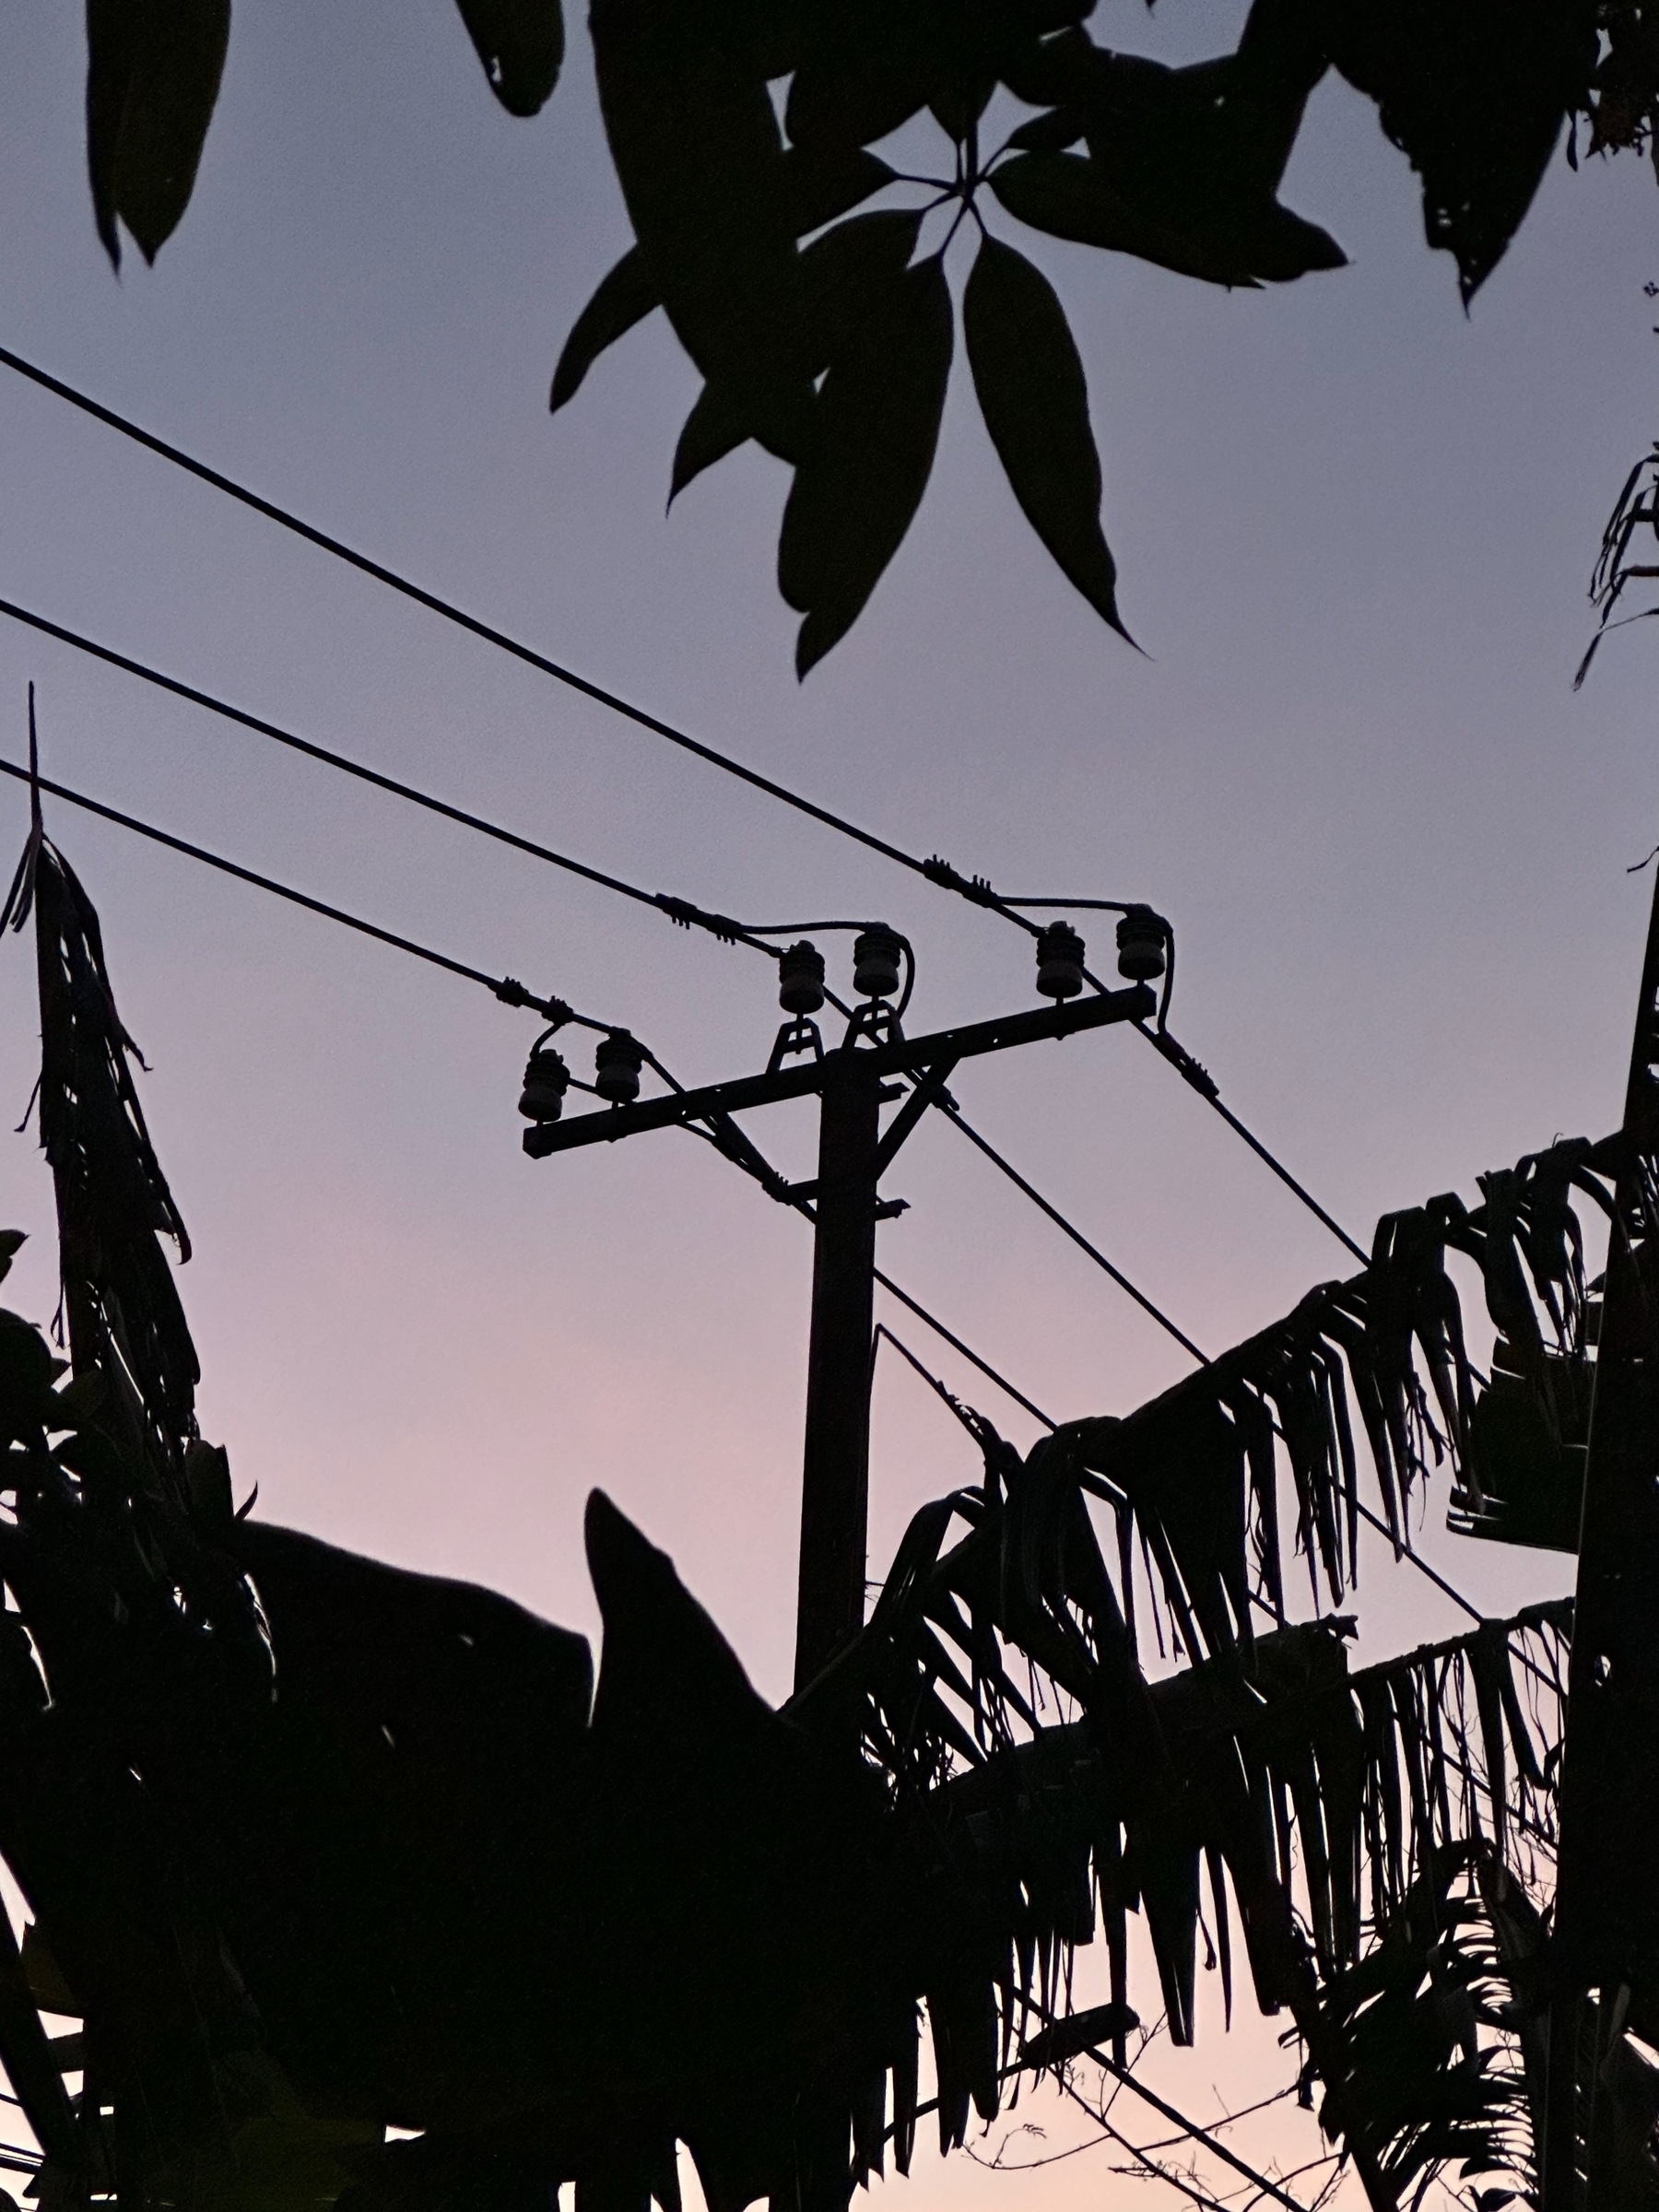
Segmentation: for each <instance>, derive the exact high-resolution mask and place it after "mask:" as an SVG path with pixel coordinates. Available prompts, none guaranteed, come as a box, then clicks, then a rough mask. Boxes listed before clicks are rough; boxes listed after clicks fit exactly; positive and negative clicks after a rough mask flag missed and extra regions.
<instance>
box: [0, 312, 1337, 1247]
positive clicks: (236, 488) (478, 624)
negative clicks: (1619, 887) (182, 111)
mask: <svg viewBox="0 0 1659 2212" xmlns="http://www.w3.org/2000/svg"><path fill="white" fill-rule="evenodd" d="M0 366H3V367H5V368H7V369H10V370H11V371H14V373H15V374H17V375H18V376H21V377H24V378H26V379H27V380H28V381H29V382H31V383H34V384H37V385H39V386H40V387H41V390H43V391H46V392H50V393H52V394H53V396H54V397H55V398H58V399H61V400H64V401H65V402H66V403H67V404H68V405H69V406H73V407H76V408H78V409H79V410H80V412H81V413H82V414H84V415H88V416H90V417H91V418H93V420H94V421H97V422H100V423H102V424H103V425H104V426H105V427H106V429H112V430H115V431H117V432H119V433H120V435H121V436H123V437H124V438H129V439H131V440H132V441H134V442H135V444H138V445H141V446H143V447H144V448H145V449H146V451H147V452H149V453H155V454H157V455H158V456H159V458H160V459H162V460H164V461H168V462H171V464H172V465H173V466H174V467H177V468H182V469H183V470H184V471H185V472H186V473H187V474H188V475H191V476H193V477H197V478H199V479H200V481H201V482H203V483H205V484H208V485H211V486H212V487H213V488H214V489H215V490H216V491H221V492H223V493H224V494H225V495H226V497H227V498H229V499H232V500H237V501H239V502H240V504H241V505H242V506H244V507H247V508H250V509H251V510H252V511H253V512H254V513H256V514H259V515H262V516H264V517H265V520H266V521H268V522H273V523H276V524H277V525H278V527H280V528H281V529H284V530H288V531H291V532H292V533H293V534H294V535H296V536H298V537H300V538H303V539H304V540H305V541H306V542H307V543H308V544H310V545H313V546H316V547H319V548H320V549H321V550H322V551H323V552H325V553H328V554H331V555H332V556H333V557H334V558H335V559H337V560H343V561H345V562H346V563H347V565H348V566H349V567H351V568H354V569H357V570H359V571H360V572H361V573H362V574H364V575H366V576H371V577H372V578H373V579H374V581H375V582H377V583H382V584H384V585H385V586H386V588H387V589H388V590H389V591H394V592H396V593H398V594H401V595H402V596H403V597H404V598H406V599H410V600H413V601H414V602H415V604H416V605H417V606H423V607H425V608H426V609H427V610H428V612H429V613H431V614H435V615H438V616H440V617H441V618H442V619H443V620H445V621H446V622H451V623H453V624H455V625H456V627H457V628H459V629H464V630H465V631H467V632H468V633H469V634H470V635H472V636H474V637H477V638H479V639H481V640H482V641H484V642H485V643H486V644H488V645H493V646H495V647H496V648H497V649H498V650H499V651H500V652H502V653H509V654H511V655H512V657H513V658H514V659H515V660H518V661H522V662H523V663H524V665H526V666H528V667H531V668H535V670H537V671H538V672H539V673H540V674H541V675H543V676H549V677H552V678H553V679H554V681H555V682H557V683H560V684H563V685H565V686H567V687H568V688H570V689H571V690H573V691H576V692H578V693H580V694H581V695H582V697H583V698H586V699H591V700H594V701H595V702H596V703H597V704H598V705H600V706H603V707H607V708H609V709H610V711H611V712H613V713H616V714H619V715H621V716H622V717H623V718H624V719H625V720H627V721H629V722H632V723H635V724H638V725H639V726H640V727H641V729H646V730H650V731H651V732H652V733H653V735H655V736H658V737H661V738H663V739H664V740H665V742H666V743H668V744H670V745H673V746H677V747H679V748H680V749H681V750H682V751H685V752H688V753H691V754H693V755H695V756H696V758H697V759H700V760H704V761H707V762H708V764H709V765H710V766H711V767H713V768H718V769H720V770H722V771H724V773H725V774H727V775H730V776H735V777H736V778H738V779H739V781H741V782H745V783H747V784H749V785H750V786H751V787H752V788H753V789H755V790H757V791H761V792H764V793H765V794H767V796H768V797H769V798H773V799H776V800H777V801H778V802H779V803H780V804H781V805H782V806H789V807H792V808H793V809H794V811H795V812H796V813H798V814H804V815H806V816H808V817H809V818H811V819H812V820H814V821H817V822H819V823H821V824H822V825H823V826H824V827H825V828H826V829H829V830H835V831H837V832H838V833H839V834H840V835H841V836H842V837H846V838H850V839H852V840H853V842H854V843H856V844H861V845H863V846H865V848H866V849H867V850H868V851H870V852H873V853H880V854H881V855H882V857H883V858H884V859H886V860H890V861H892V862H893V863H894V864H895V865H897V866H899V867H901V868H906V869H908V870H909V871H910V872H911V873H912V875H916V876H920V877H924V880H925V881H927V882H929V883H933V884H935V885H938V886H939V887H940V888H944V889H947V890H952V891H955V892H957V893H958V894H959V896H960V897H962V898H965V899H967V900H970V901H971V903H972V904H974V905H976V906H982V907H984V908H986V909H987V910H988V911H990V912H994V913H997V914H999V915H1001V917H1002V918H1003V920H1004V921H1006V922H1009V923H1011V924H1013V925H1014V926H1015V927H1016V928H1018V929H1021V930H1024V931H1025V932H1026V933H1027V934H1028V935H1032V936H1035V935H1039V934H1040V933H1039V931H1038V926H1037V924H1035V923H1034V922H1031V921H1030V920H1028V918H1027V917H1026V916H1025V915H1024V914H1022V913H1019V912H1017V911H1016V909H1015V907H1014V906H1013V905H1012V904H1010V903H1009V902H1008V901H1007V900H1004V899H1002V898H1000V897H999V896H998V894H997V893H996V892H995V891H994V889H993V888H992V887H991V884H990V883H989V881H988V880H987V879H986V878H985V877H971V876H963V875H962V874H961V872H960V871H959V869H957V868H955V867H953V866H952V865H951V864H950V863H949V862H948V861H946V860H943V859H941V858H940V857H939V856H938V855H936V854H935V855H933V856H931V857H929V858H928V859H926V860H923V859H921V858H919V857H918V856H917V855H916V854H915V853H906V852H905V851H904V850H903V849H902V847H900V846H899V845H895V844H893V843H891V842H890V841H888V839H886V838H884V837H878V836H877V834H876V833H875V831H874V830H865V829H864V828H862V827H861V826H860V825H859V824H858V823H856V822H853V821H850V820H849V819H848V818H846V817H845V816H844V815H839V814H836V813H834V812H833V811H832V810H831V809H830V808H829V807H827V806H819V805H818V803H817V801H816V800H813V799H808V798H806V796H804V795H803V794H801V793H800V792H797V791H792V790H791V789H790V788H789V787H788V785H786V784H783V783H779V782H775V781H774V780H773V779H772V778H771V777H770V776H765V775H762V774H761V773H760V772H759V770H758V769H752V768H748V767H747V766H746V765H745V764H744V763H743V762H742V761H740V760H736V759H733V757H732V756H731V755H730V754H729V753H723V752H721V751H720V750H719V749H718V748H717V747H714V746H712V745H707V744H705V743H704V742H703V741H702V740H701V739H700V738H698V737H693V736H691V735H689V733H688V732H687V731H685V730H681V729H678V728H677V727H676V726H675V724H672V723H669V722H665V721H663V720H662V718H661V717H660V716H658V715H655V714H652V713H650V712H647V711H646V710H645V709H644V708H643V707H638V706H635V705H634V703H633V702H632V701H631V700H627V699H624V698H623V697H622V696H621V695H620V694H619V693H618V692H615V691H611V690H609V689H607V688H606V687H605V686H604V685H602V684H596V683H594V682H593V681H591V680H590V679H589V678H588V677H584V676H582V675H580V674H579V673H578V672H577V671H576V670H575V669H573V668H570V667H567V666H566V665H564V664H563V663H562V662H559V661H555V660H553V659H551V658H550V657H549V656H548V655H547V654H546V653H539V652H537V651H536V649H535V647H534V646H532V645H526V644H525V643H524V641H523V640H522V639H518V638H514V637H512V635H510V633H509V632H507V631H506V630H501V629H496V628H495V627H494V625H493V624H491V623H488V622H484V621H482V620H480V619H479V618H478V617H477V616H476V615H471V614H468V613H467V612H466V610H465V608H464V607H460V606H456V605H455V604H454V603H453V601H452V600H448V599H444V598H442V597H441V596H440V595H439V594H437V593H436V592H429V591H428V590H427V589H426V588H425V586H424V585H422V584H418V583H415V582H412V581H411V580H410V579H409V578H407V577H406V576H400V575H399V574H398V573H397V571H395V570H394V569H389V568H387V567H386V566H385V565H384V563H383V562H381V561H378V560H374V559H371V558H370V556H369V555H368V554H366V553H360V552H359V551H358V550H357V548H356V547H352V546H348V545H347V544H346V543H345V542H344V540H343V539H340V538H337V537H334V536H332V535H330V534H329V533H328V532H327V531H325V530H319V529H318V528H317V527H316V526H315V525H314V524H311V523H308V522H305V521H303V520H302V519H301V518H300V516H299V515H297V514H294V513H292V512H289V510H288V509H287V508H285V507H279V506H278V505H277V503H276V501H275V500H267V499H265V497H264V496H263V495H262V494H260V493H259V492H256V491H253V490H251V489H250V488H248V487H247V486H246V485H244V484H239V483H238V482H237V481H236V480H235V478H234V477H228V476H226V475H224V474H223V473H222V471H220V470H218V469H216V468H211V467H209V466H208V465H207V464H206V462H204V461H198V460H196V459H195V457H194V454H191V453H185V452H184V451H183V450H182V448H181V447H179V446H176V445H172V444H170V443H169V442H168V441H167V440H166V439H164V438H159V437H157V436H156V435H155V433H154V432H153V431H150V430H147V429H143V428H142V426H141V425H139V424H138V423H135V422H134V421H132V420H131V419H130V418H128V417H126V416H124V415H121V414H118V413H117V412H116V411H115V409H114V408H113V407H107V406H104V405H103V404H102V403H101V402H100V401H99V400H95V399H93V398H92V397H91V396H90V395H89V394H87V393H85V392H81V391H78V390H77V389H76V387H75V386H74V385H73V384H69V383H65V382H64V380H63V379H62V378H61V377H56V376H53V375H52V374H51V373H50V372H49V371H46V370H44V369H41V368H40V367H38V366H37V365H36V364H35V363H34V362H33V361H30V360H28V359H25V358H24V356H23V355H21V354H18V353H14V352H12V351H10V350H9V349H8V348H7V347H0ZM658 903H660V904H665V902H664V901H660V900H659V901H658ZM1023 903H1025V904H1027V905H1031V904H1034V903H1037V901H1034V900H1025V901H1024V902H1023ZM1099 903H1100V904H1101V905H1111V906H1112V907H1113V908H1114V910H1115V905H1116V902H1115V901H1100V902H1099ZM685 918H686V919H688V920H689V919H691V918H692V917H691V916H689V915H688V916H687V917H685ZM696 918H697V919H698V920H700V921H706V920H707V917H704V916H702V915H700V914H698V915H697V916H696ZM1089 980H1090V981H1091V982H1095V983H1096V987H1097V988H1099V987H1100V985H1099V982H1098V979H1097V978H1094V977H1092V976H1091V977H1090V979H1089ZM1134 1026H1135V1028H1136V1029H1138V1030H1140V1033H1141V1035H1142V1036H1143V1037H1145V1038H1146V1039H1147V1041H1148V1042H1149V1043H1151V1044H1152V1045H1154V1046H1155V1047H1156V1048H1157V1050H1158V1051H1159V1053H1161V1054H1162V1056H1163V1057H1164V1058H1165V1059H1166V1060H1168V1061H1169V1062H1170V1063H1171V1065H1172V1066H1173V1067H1174V1068H1175V1069H1176V1070H1177V1072H1178V1073H1179V1074H1180V1075H1181V1076H1182V1077H1183V1079H1184V1080H1185V1081H1186V1082H1187V1083H1188V1084H1189V1085H1191V1087H1192V1088H1194V1089H1195V1090H1196V1091H1197V1092H1198V1094H1199V1096H1200V1097H1201V1098H1203V1099H1206V1100H1207V1102H1208V1103H1209V1104H1210V1105H1212V1106H1213V1107H1214V1108H1215V1109H1216V1112H1218V1114H1219V1115H1220V1116H1221V1118H1222V1119H1223V1121H1225V1122H1226V1123H1227V1124H1228V1126H1229V1127H1230V1129H1232V1130H1233V1131H1234V1132H1235V1134H1236V1135H1240V1136H1241V1137H1242V1138H1243V1139H1244V1141H1245V1142H1246V1143H1247V1144H1248V1145H1249V1147H1250V1148H1251V1149H1252V1151H1253V1152H1254V1153H1255V1154H1256V1156H1257V1157H1258V1158H1259V1159H1261V1160H1262V1161H1263V1162H1264V1163H1265V1165H1266V1166H1267V1167H1269V1168H1270V1169H1271V1170H1272V1171H1273V1172H1274V1174H1276V1175H1277V1177H1278V1178H1279V1180H1280V1182H1283V1183H1284V1184H1285V1186H1286V1188H1287V1189H1288V1190H1289V1191H1291V1192H1292V1193H1293V1194H1295V1195H1296V1197H1298V1198H1299V1199H1300V1201H1301V1202H1302V1204H1303V1205H1304V1206H1307V1207H1308V1208H1309V1210H1310V1211H1311V1212H1312V1214H1313V1215H1314V1216H1315V1218H1317V1219H1318V1220H1319V1221H1321V1222H1322V1223H1323V1224H1324V1227H1325V1228H1326V1229H1328V1230H1330V1231H1331V1233H1332V1234H1333V1235H1334V1236H1335V1237H1336V1238H1337V1239H1338V1240H1339V1241H1341V1242H1342V1243H1343V1244H1345V1245H1347V1248H1348V1250H1349V1251H1350V1252H1353V1253H1357V1254H1358V1256H1359V1259H1360V1260H1361V1261H1363V1260H1364V1259H1365V1257H1366V1255H1365V1253H1364V1252H1363V1251H1362V1250H1361V1248H1360V1247H1359V1245H1358V1244H1356V1243H1355V1242H1354V1240H1353V1239H1352V1238H1351V1237H1350V1236H1349V1235H1348V1234H1347V1231H1346V1230H1343V1229H1342V1228H1340V1227H1339V1226H1338V1224H1337V1223H1336V1222H1335V1219H1334V1218H1332V1216H1331V1215H1330V1214H1329V1213H1327V1212H1326V1210H1325V1208H1324V1206H1321V1205H1320V1204H1319V1203H1318V1201H1317V1200H1316V1199H1314V1198H1313V1197H1312V1195H1311V1194H1309V1192H1308V1191H1307V1190H1306V1189H1305V1188H1304V1187H1303V1185H1302V1184H1301V1183H1300V1182H1298V1181H1297V1179H1296V1177H1295V1176H1294V1175H1292V1174H1291V1173H1290V1171H1289V1170H1288V1168H1286V1167H1284V1166H1283V1165H1282V1164H1281V1163H1280V1162H1279V1161H1278V1160H1277V1159H1276V1158H1275V1157H1274V1155H1273V1154H1272V1153H1271V1152H1270V1151H1269V1150H1268V1149H1267V1147H1266V1146H1265V1145H1264V1144H1263V1143H1262V1142H1261V1141H1260V1139H1259V1138H1257V1137H1255V1136H1253V1135H1252V1134H1251V1132H1250V1131H1249V1130H1248V1129H1247V1128H1246V1127H1245V1126H1244V1124H1243V1123H1242V1122H1241V1121H1240V1119H1239V1118H1238V1116H1237V1115H1236V1114H1235V1113H1233V1112H1231V1111H1230V1109H1229V1108H1227V1107H1225V1106H1224V1105H1223V1104H1222V1103H1221V1099H1220V1095H1219V1092H1218V1089H1217V1088H1216V1086H1215V1084H1214V1082H1213V1080H1211V1079H1210V1078H1209V1077H1207V1076H1206V1075H1205V1074H1204V1071H1203V1070H1202V1069H1201V1068H1199V1067H1198V1065H1197V1063H1196V1062H1195V1061H1194V1060H1193V1059H1192V1056H1191V1055H1190V1054H1189V1053H1186V1052H1185V1051H1184V1050H1183V1049H1182V1047H1181V1046H1179V1045H1177V1044H1176V1042H1175V1041H1174V1039H1173V1038H1171V1037H1169V1036H1168V1035H1167V1033H1166V1032H1165V1031H1164V1030H1162V1029H1161V1028H1159V1030H1148V1029H1147V1028H1146V1027H1145V1026H1144V1025H1143V1024H1141V1023H1136V1024H1135V1025H1134Z"/></svg>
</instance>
